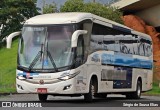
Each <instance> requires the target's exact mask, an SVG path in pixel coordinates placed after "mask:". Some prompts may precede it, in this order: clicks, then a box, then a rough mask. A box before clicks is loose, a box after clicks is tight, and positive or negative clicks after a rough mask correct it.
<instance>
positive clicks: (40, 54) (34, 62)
mask: <svg viewBox="0 0 160 110" xmlns="http://www.w3.org/2000/svg"><path fill="white" fill-rule="evenodd" d="M42 50H43V43H42V44H41V50H40V51H39V52H38V53H37V55H36V57H35V58H34V59H33V61H32V62H31V64H30V65H29V71H31V69H32V68H33V67H34V66H35V64H36V63H37V61H38V60H39V58H40V57H41V59H40V61H41V60H42V54H43V51H42Z"/></svg>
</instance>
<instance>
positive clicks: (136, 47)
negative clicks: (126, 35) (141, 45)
mask: <svg viewBox="0 0 160 110" xmlns="http://www.w3.org/2000/svg"><path fill="white" fill-rule="evenodd" d="M138 41H139V40H138V36H136V35H134V36H133V54H134V55H138Z"/></svg>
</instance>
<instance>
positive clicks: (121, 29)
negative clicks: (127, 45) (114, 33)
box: [113, 25, 131, 33]
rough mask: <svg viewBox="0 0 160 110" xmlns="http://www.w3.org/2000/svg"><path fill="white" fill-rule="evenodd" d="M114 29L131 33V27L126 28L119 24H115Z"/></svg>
mask: <svg viewBox="0 0 160 110" xmlns="http://www.w3.org/2000/svg"><path fill="white" fill-rule="evenodd" d="M113 29H116V30H119V31H123V32H127V33H131V30H130V29H127V28H124V27H120V26H117V25H113Z"/></svg>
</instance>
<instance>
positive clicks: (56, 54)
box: [18, 25, 74, 69]
mask: <svg viewBox="0 0 160 110" xmlns="http://www.w3.org/2000/svg"><path fill="white" fill-rule="evenodd" d="M73 31H74V25H58V26H24V27H23V30H22V37H21V40H20V44H19V52H18V53H19V66H22V67H25V68H29V69H56V68H61V67H66V66H69V65H71V64H72V58H73V53H72V51H71V36H72V34H73Z"/></svg>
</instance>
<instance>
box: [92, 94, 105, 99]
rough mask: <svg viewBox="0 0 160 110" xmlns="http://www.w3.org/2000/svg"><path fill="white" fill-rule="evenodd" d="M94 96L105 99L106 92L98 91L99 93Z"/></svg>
mask: <svg viewBox="0 0 160 110" xmlns="http://www.w3.org/2000/svg"><path fill="white" fill-rule="evenodd" d="M94 97H96V98H101V99H105V98H107V93H99V94H96V95H95V96H94Z"/></svg>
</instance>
